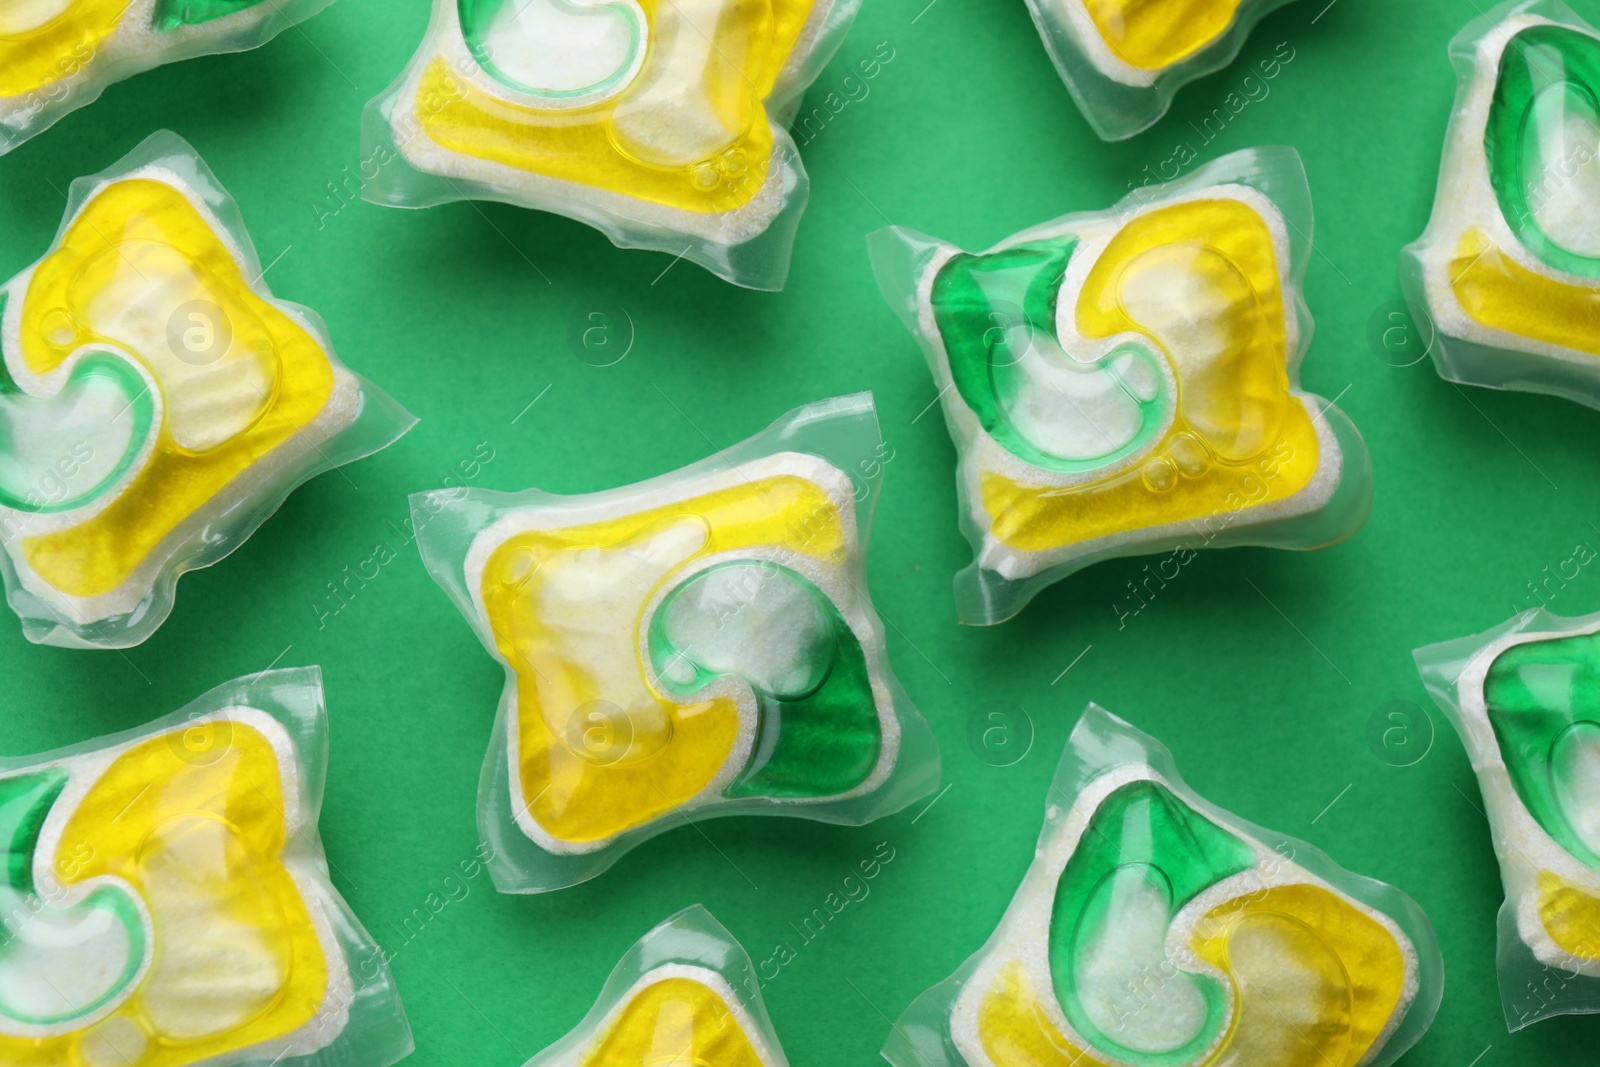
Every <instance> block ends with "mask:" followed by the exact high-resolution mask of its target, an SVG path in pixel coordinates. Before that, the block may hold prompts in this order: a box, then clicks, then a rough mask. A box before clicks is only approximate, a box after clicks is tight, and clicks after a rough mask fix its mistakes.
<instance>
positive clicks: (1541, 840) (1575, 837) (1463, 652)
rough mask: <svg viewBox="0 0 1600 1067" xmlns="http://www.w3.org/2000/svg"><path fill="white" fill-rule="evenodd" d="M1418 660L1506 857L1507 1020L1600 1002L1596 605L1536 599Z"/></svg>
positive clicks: (1526, 1020)
mask: <svg viewBox="0 0 1600 1067" xmlns="http://www.w3.org/2000/svg"><path fill="white" fill-rule="evenodd" d="M1416 660H1417V668H1418V670H1420V671H1421V673H1422V680H1423V683H1424V684H1425V685H1426V686H1427V688H1428V693H1429V694H1430V695H1431V696H1432V697H1433V699H1434V701H1435V703H1437V704H1438V705H1439V707H1440V708H1441V709H1443V710H1444V712H1445V714H1446V715H1447V716H1448V717H1449V719H1450V721H1451V723H1452V724H1454V726H1455V728H1456V732H1457V733H1458V734H1459V735H1460V736H1461V743H1462V744H1463V745H1464V746H1465V747H1466V750H1467V755H1468V756H1469V757H1470V758H1471V760H1472V769H1473V771H1474V772H1476V774H1477V776H1478V786H1479V788H1480V790H1481V791H1482V793H1483V811H1484V813H1485V814H1486V816H1487V817H1488V820H1489V834H1490V837H1491V839H1492V840H1493V842H1494V851H1495V855H1496V856H1497V857H1499V861H1500V876H1501V880H1502V882H1503V883H1504V885H1505V892H1506V899H1505V904H1504V905H1503V906H1502V907H1501V909H1500V919H1499V951H1498V954H1497V961H1496V963H1497V967H1498V970H1499V974H1500V998H1501V1002H1502V1006H1503V1007H1504V1009H1505V1016H1506V1025H1507V1026H1508V1027H1509V1028H1510V1029H1511V1030H1513V1031H1515V1030H1520V1029H1521V1028H1522V1027H1524V1026H1528V1025H1530V1024H1532V1023H1536V1022H1538V1021H1540V1020H1541V1019H1547V1018H1549V1017H1551V1016H1554V1015H1579V1014H1591V1013H1595V1012H1600V614H1596V615H1586V616H1582V617H1580V618H1573V619H1568V618H1563V617H1561V616H1559V615H1553V614H1551V613H1550V612H1548V611H1546V610H1545V609H1543V608H1535V609H1533V610H1532V611H1525V612H1523V613H1522V614H1520V615H1518V616H1517V617H1516V618H1514V619H1511V620H1509V621H1507V622H1505V623H1502V624H1501V625H1499V626H1497V627H1495V628H1494V629H1492V630H1490V631H1488V632H1487V633H1482V634H1478V635H1476V636H1473V637H1464V638H1460V639H1458V640H1454V641H1446V642H1443V643H1441V644H1437V645H1429V646H1427V647H1426V648H1419V649H1417V651H1416Z"/></svg>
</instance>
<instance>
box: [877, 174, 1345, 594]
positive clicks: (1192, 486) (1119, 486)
mask: <svg viewBox="0 0 1600 1067" xmlns="http://www.w3.org/2000/svg"><path fill="white" fill-rule="evenodd" d="M868 243H869V245H870V248H871V252H872V261H873V268H874V270H875V271H876V273H877V277H878V285H879V288H880V289H882V291H883V294H884V297H885V299H886V300H888V301H889V304H890V306H892V307H893V308H894V309H895V311H896V312H897V313H898V314H899V315H900V318H901V319H902V321H904V322H905V324H906V326H907V328H908V329H910V330H911V332H912V333H913V334H914V335H915V336H916V337H917V339H918V341H919V342H921V345H922V349H923V354H924V355H925V356H926V357H927V360H928V365H929V368H930V369H931V370H932V372H933V377H934V384H935V386H936V387H937V388H938V389H939V394H938V398H939V401H940V403H941V405H942V407H943V409H944V416H945V422H946V424H947V426H948V427H949V429H950V435H951V437H952V438H954V440H955V443H956V450H957V453H958V466H957V474H956V487H957V493H958V497H959V502H960V521H961V529H962V532H963V533H964V534H965V535H966V537H967V540H968V541H970V542H971V543H972V547H973V552H974V555H975V557H976V558H975V559H974V560H973V563H972V565H971V566H969V567H967V568H966V569H965V570H963V571H962V572H961V573H960V574H958V575H957V576H956V581H955V592H956V611H957V614H958V616H959V617H960V619H961V621H962V622H965V623H972V624H979V625H987V624H991V623H997V622H1002V621H1004V620H1006V619H1008V618H1010V617H1012V616H1013V615H1015V614H1016V613H1017V612H1019V611H1021V610H1022V608H1023V607H1024V606H1025V605H1026V604H1027V603H1028V601H1030V600H1032V599H1033V597H1034V596H1035V595H1037V594H1038V592H1039V591H1040V590H1041V589H1043V588H1044V587H1045V586H1047V585H1049V584H1051V583H1053V582H1056V581H1059V580H1061V579H1062V578H1065V577H1067V576H1068V575H1070V574H1073V573H1074V572H1076V571H1078V570H1081V569H1082V568H1084V567H1087V566H1089V565H1091V564H1093V563H1098V562H1100V561H1102V560H1106V559H1113V558H1116V557H1119V556H1134V555H1149V554H1152V553H1157V552H1161V553H1170V555H1169V556H1168V558H1167V559H1166V560H1163V561H1162V564H1161V567H1162V568H1166V567H1168V566H1170V569H1171V572H1172V573H1164V574H1163V575H1162V576H1163V578H1166V579H1170V578H1172V577H1175V576H1176V573H1177V570H1178V569H1179V568H1181V567H1182V566H1184V565H1186V564H1187V563H1188V562H1189V560H1190V559H1192V558H1193V553H1194V552H1195V551H1196V550H1198V549H1202V548H1223V547H1229V546H1236V545H1265V546H1268V547H1274V548H1290V549H1314V548H1322V547H1325V546H1327V545H1330V544H1334V543H1336V542H1338V541H1341V540H1343V539H1344V538H1347V537H1349V536H1351V535H1352V534H1354V533H1355V532H1356V531H1357V530H1358V529H1360V527H1361V525H1362V523H1364V522H1365V521H1366V517H1367V513H1368V511H1369V510H1370V507H1371V500H1372V465H1371V461H1370V460H1369V458H1368V456H1367V450H1366V445H1365V444H1364V443H1363V442H1362V440H1361V435H1360V434H1359V433H1358V432H1357V431H1356V428H1355V427H1354V426H1353V425H1352V424H1351V423H1350V421H1349V419H1347V418H1346V417H1345V416H1344V414H1343V413H1342V412H1341V411H1339V409H1338V408H1337V407H1335V406H1334V405H1333V404H1331V403H1328V402H1326V401H1323V400H1321V399H1320V398H1318V397H1315V396H1312V395H1310V394H1307V393H1304V392H1302V391H1301V389H1300V387H1299V366H1300V360H1301V358H1302V356H1303V355H1304V354H1305V351H1306V349H1307V348H1308V347H1309V346H1310V344H1311V315H1310V312H1309V310H1308V309H1307V308H1306V304H1305V299H1304V296H1303V292H1302V286H1301V282H1302V279H1303V278H1304V275H1305V268H1306V261H1307V258H1308V257H1309V255H1310V251H1311V194H1310V190H1309V188H1308V187H1307V184H1306V176H1305V170H1304V168H1303V167H1302V166H1301V163H1300V157H1299V154H1298V153H1296V152H1295V151H1294V149H1292V148H1260V149H1252V150H1249V151H1245V152H1237V153H1234V154H1232V155H1229V156H1225V157H1223V158H1222V159H1219V160H1216V161H1215V162H1213V163H1210V164H1207V165H1206V166H1204V167H1201V168H1200V169H1198V170H1197V171H1195V172H1194V173H1193V174H1191V175H1189V176H1188V177H1186V178H1183V179H1181V180H1179V181H1175V182H1171V183H1169V184H1166V185H1156V186H1150V187H1146V188H1143V189H1140V190H1138V191H1137V192H1135V193H1133V194H1132V195H1130V196H1129V197H1126V198H1124V199H1123V200H1122V201H1121V202H1120V203H1119V204H1117V206H1115V207H1113V208H1112V209H1110V210H1108V211H1101V212H1092V213H1083V214H1075V215H1067V216H1064V217H1062V218H1060V219H1057V220H1055V221H1053V222H1048V223H1045V224H1043V225H1041V226H1038V227H1035V228H1033V229H1030V230H1025V231H1023V232H1022V233H1019V234H1016V235H1015V236H1013V237H1009V238H1007V239H1006V240H1004V241H1002V242H1001V243H1000V244H999V245H997V246H995V247H994V248H992V249H990V250H988V251H987V252H983V253H979V254H971V253H967V252H964V251H962V250H961V249H959V248H955V247H953V246H951V245H947V244H944V243H942V242H940V241H937V240H935V239H933V238H929V237H925V236H923V235H922V234H918V233H914V232H911V231H908V230H902V229H888V230H881V231H879V232H877V233H875V234H873V235H872V236H871V237H869V238H868Z"/></svg>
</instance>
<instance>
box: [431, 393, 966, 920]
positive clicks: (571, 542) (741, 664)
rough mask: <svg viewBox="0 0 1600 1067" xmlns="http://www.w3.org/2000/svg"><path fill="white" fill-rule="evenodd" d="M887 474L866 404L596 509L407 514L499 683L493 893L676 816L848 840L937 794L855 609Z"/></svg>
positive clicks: (654, 829) (931, 750)
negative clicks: (784, 821) (771, 819)
mask: <svg viewBox="0 0 1600 1067" xmlns="http://www.w3.org/2000/svg"><path fill="white" fill-rule="evenodd" d="M892 458H893V453H892V451H891V450H890V449H889V447H888V446H887V445H886V444H885V443H884V441H883V438H882V436H881V435H880V433H879V429H878V421H877V414H876V411H875V410H874V408H873V405H872V398H871V396H870V394H864V393H863V394H858V395H855V396H848V397H839V398H836V399H833V400H825V401H821V402H819V403H816V404H811V405H809V406H807V407H803V408H800V409H798V410H796V411H793V412H790V413H789V414H788V415H786V416H785V417H784V418H782V419H780V420H779V421H778V422H777V423H775V424H773V425H772V426H771V427H770V428H768V429H767V430H766V431H764V432H762V433H761V434H758V435H757V436H755V437H753V438H751V439H749V440H747V441H745V442H744V443H742V444H739V445H736V446H734V447H732V448H730V449H724V450H722V451H719V452H718V453H717V454H716V455H715V456H713V457H711V458H710V459H707V460H705V461H704V462H701V463H698V464H695V465H694V466H691V467H687V468H685V469H683V470H680V471H677V472H675V473H672V474H667V475H663V476H661V477H659V478H655V479H652V480H650V481H646V482H640V483H638V484H636V485H630V486H625V487H622V488H620V489H613V490H610V491H608V492H600V493H592V494H589V495H586V496H570V497H563V496H554V495H551V494H548V493H543V492H540V491H538V490H529V491H527V492H524V493H516V494H506V493H495V492H485V491H478V490H457V489H445V490H438V491H435V492H431V493H419V494H417V495H415V496H413V497H412V498H411V503H412V521H413V526H414V528H415V529H416V530H417V542H418V546H419V548H420V550H421V552H422V558H423V561H424V562H425V563H426V565H427V567H428V570H429V572H430V573H431V574H432V575H433V577H434V579H435V580H436V581H437V582H438V583H439V584H440V585H441V586H442V587H443V588H444V590H445V592H446V593H447V594H449V596H450V598H451V600H452V601H453V602H454V603H455V604H456V606H457V607H458V608H459V609H460V610H461V612H462V614H463V615H465V616H466V618H467V619H468V621H469V622H470V623H471V624H472V626H473V629H474V630H475V631H476V632H477V634H478V637H479V639H480V640H481V641H482V642H483V645H484V648H485V649H486V650H487V651H488V652H489V654H490V655H491V656H493V657H494V658H495V660H496V661H497V662H499V663H500V664H501V665H502V666H503V667H504V668H505V671H506V686H505V690H504V692H503V694H502V697H501V700H500V708H499V715H498V717H497V719H496V723H495V729H494V737H493V742H492V744H491V746H490V750H489V755H488V759H487V761H486V763H485V765H484V772H483V778H482V782H481V785H480V788H479V824H480V828H481V830H482V833H483V839H484V840H485V841H487V842H489V843H490V844H491V845H493V847H494V850H495V854H496V859H495V860H493V861H492V862H491V864H490V873H491V874H492V875H493V877H494V881H495V885H496V886H497V887H498V888H500V889H501V890H502V891H505V892H520V893H537V892H545V891H548V890H552V889H560V888H563V887H565V886H570V885H574V884H576V883H578V882H582V881H585V880H586V879H589V878H593V877H595V876H596V875H598V874H599V873H601V872H602V871H604V870H605V869H607V868H608V867H610V866H611V865H612V864H613V863H615V862H616V861H617V859H618V858H620V857H621V856H622V855H623V854H624V853H626V852H627V851H628V850H630V849H632V848H633V847H635V846H636V845H637V844H639V843H640V842H641V841H643V840H646V839H647V838H650V837H653V836H655V835H656V834H658V833H662V832H664V831H666V830H669V829H672V828H674V827H681V826H682V824H683V823H684V822H686V821H692V820H696V819H701V818H711V817H715V816H722V815H787V816H794V817H800V818H809V819H816V820H820V821H824V822H833V823H841V824H846V825H861V824H863V823H867V822H870V821H872V820H874V819H877V818H881V817H882V816H885V815H888V814H891V813H893V812H895V811H898V810H900V809H901V808H903V807H905V806H906V805H907V804H909V803H911V802H912V801H914V800H916V799H917V798H919V797H922V796H925V795H927V794H928V793H930V792H932V791H933V789H934V788H936V786H937V784H938V780H939V756H938V750H937V747H936V745H935V743H934V740H933V736H932V733H931V732H930V731H929V729H928V726H927V724H926V723H925V722H924V721H923V719H922V716H921V715H920V714H919V713H918V712H917V710H916V709H915V708H914V707H913V706H912V703H911V700H910V698H909V697H908V696H907V695H906V693H905V691H904V690H903V689H902V688H901V687H900V684H899V682H898V681H897V680H896V679H895V676H894V673H893V672H892V670H891V669H890V667H889V660H888V654H887V649H886V644H885V636H884V628H883V623H882V621H881V620H880V619H879V617H878V614H877V612H876V610H875V609H874V608H873V606H872V601H871V598H870V597H869V595H868V593H867V577H866V569H865V560H866V550H867V544H866V542H867V535H868V533H869V531H870V529H871V524H872V513H873V509H874V507H875V505H876V501H877V493H878V487H879V483H880V480H881V478H882V475H883V469H884V465H885V464H886V463H887V462H889V461H890V460H891V459H892Z"/></svg>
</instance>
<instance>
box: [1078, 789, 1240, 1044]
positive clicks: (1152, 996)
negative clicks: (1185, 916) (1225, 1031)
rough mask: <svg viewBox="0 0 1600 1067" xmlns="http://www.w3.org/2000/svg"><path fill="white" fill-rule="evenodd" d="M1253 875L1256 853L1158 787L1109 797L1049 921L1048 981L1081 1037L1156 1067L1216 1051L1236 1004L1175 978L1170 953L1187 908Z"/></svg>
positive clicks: (1217, 986) (1204, 984) (1183, 976)
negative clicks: (1174, 926)
mask: <svg viewBox="0 0 1600 1067" xmlns="http://www.w3.org/2000/svg"><path fill="white" fill-rule="evenodd" d="M1255 864H1256V855H1255V852H1254V850H1253V849H1251V848H1250V846H1249V845H1248V844H1246V843H1245V842H1244V841H1241V840H1240V839H1239V838H1237V837H1235V836H1234V835H1233V834H1231V833H1229V832H1228V831H1226V830H1224V829H1222V828H1221V827H1219V826H1217V825H1216V824H1215V823H1213V822H1211V821H1210V820H1209V819H1207V818H1205V817H1203V816H1202V815H1200V814H1199V813H1198V812H1195V811H1194V810H1193V809H1191V808H1190V807H1189V806H1188V805H1187V804H1185V803H1184V802H1183V801H1181V800H1179V799H1178V798H1177V797H1176V796H1175V795H1173V793H1172V792H1171V790H1169V789H1167V788H1166V787H1164V786H1162V785H1159V784H1157V783H1155V782H1150V781H1139V782H1132V783H1129V784H1128V785H1125V786H1123V787H1122V788H1120V789H1118V790H1117V791H1115V792H1114V793H1112V794H1111V795H1110V796H1109V797H1107V798H1106V800H1105V802H1104V803H1102V804H1101V805H1100V807H1099V808H1098V809H1097V810H1096V811H1095V813H1094V816H1093V817H1092V818H1091V819H1090V821H1089V826H1088V829H1087V830H1086V831H1085V832H1084V834H1083V838H1082V839H1081V840H1080V841H1079V843H1078V847H1077V850H1076V851H1075V852H1073V854H1072V858H1071V859H1070V860H1068V861H1067V866H1066V869H1065V870H1064V871H1063V872H1062V874H1061V880H1060V882H1058V883H1057V886H1056V899H1055V908H1054V911H1053V912H1052V915H1051V922H1050V971H1051V974H1052V975H1053V976H1054V978H1055V987H1056V998H1057V999H1058V1000H1059V1001H1060V1004H1061V1008H1062V1010H1063V1011H1064V1012H1065V1013H1066V1016H1067V1019H1068V1020H1069V1021H1071V1023H1072V1025H1073V1027H1074V1028H1075V1029H1077V1030H1078V1031H1079V1032H1080V1033H1082V1034H1083V1035H1084V1036H1085V1037H1086V1038H1088V1039H1089V1040H1090V1042H1091V1044H1092V1045H1093V1046H1094V1047H1095V1048H1098V1049H1103V1050H1105V1051H1107V1052H1111V1053H1113V1054H1115V1055H1116V1056H1117V1057H1118V1058H1120V1059H1124V1060H1127V1061H1128V1062H1130V1063H1137V1064H1148V1065H1151V1067H1166V1065H1173V1064H1182V1063H1189V1062H1191V1061H1192V1060H1193V1059H1194V1058H1195V1057H1196V1056H1197V1055H1199V1054H1200V1053H1201V1052H1203V1051H1204V1050H1205V1049H1206V1048H1208V1047H1209V1046H1210V1045H1211V1044H1212V1043H1213V1042H1214V1041H1215V1040H1216V1038H1217V1035H1218V1033H1219V1032H1220V1030H1221V1028H1222V1027H1223V1025H1224V1024H1225V1023H1226V1020H1227V1011H1228V999H1227V998H1228V992H1227V990H1226V988H1225V987H1224V986H1223V984H1222V983H1220V982H1217V981H1216V980H1214V979H1212V978H1209V977H1205V976H1203V975H1192V974H1187V973H1185V972H1181V971H1179V970H1178V969H1177V968H1176V967H1175V966H1174V965H1173V964H1172V963H1171V962H1170V961H1169V960H1168V959H1167V958H1166V954H1165V951H1164V949H1163V946H1162V943H1163V940H1164V938H1165V936H1166V931H1167V928H1168V927H1169V926H1170V925H1171V923H1172V919H1173V917H1174V916H1175V915H1176V914H1177V913H1178V911H1179V910H1180V909H1182V908H1183V906H1184V905H1185V904H1187V903H1188V902H1189V901H1191V900H1193V899H1194V898H1195V897H1196V896H1197V895H1199V894H1200V893H1201V892H1202V891H1204V890H1205V889H1206V888H1208V887H1210V886H1212V885H1215V884H1216V883H1218V882H1220V881H1222V880H1223V879H1225V878H1229V877H1231V876H1233V875H1236V874H1239V873H1241V872H1243V871H1246V870H1249V869H1251V868H1253V867H1254V866H1255ZM1130 1023H1131V1025H1130ZM1133 1037H1138V1038H1140V1039H1141V1040H1139V1041H1138V1042H1137V1044H1136V1045H1135V1044H1134V1043H1133V1042H1132V1041H1131V1040H1130V1038H1133Z"/></svg>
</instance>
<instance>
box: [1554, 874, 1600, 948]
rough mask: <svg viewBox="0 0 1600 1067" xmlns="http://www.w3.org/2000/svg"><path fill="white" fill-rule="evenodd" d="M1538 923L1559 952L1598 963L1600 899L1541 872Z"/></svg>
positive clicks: (1561, 879)
mask: <svg viewBox="0 0 1600 1067" xmlns="http://www.w3.org/2000/svg"><path fill="white" fill-rule="evenodd" d="M1539 922H1540V923H1541V924H1543V926H1544V928H1545V931H1546V932H1547V933H1549V935H1550V939H1551V940H1552V941H1554V942H1555V943H1556V945H1557V946H1558V947H1559V948H1560V949H1561V951H1563V952H1566V953H1569V954H1570V955H1573V956H1576V957H1577V958H1578V959H1580V960H1600V897H1596V896H1595V894H1594V892H1593V891H1592V890H1588V889H1585V888H1584V887H1582V886H1579V885H1575V884H1573V883H1572V882H1569V881H1567V880H1566V879H1565V878H1563V877H1561V876H1560V875H1559V874H1556V873H1555V872H1554V871H1540V872H1539Z"/></svg>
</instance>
